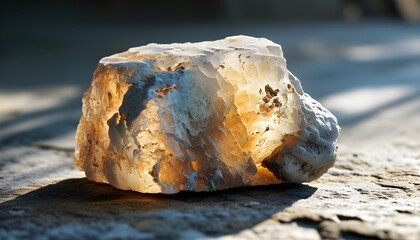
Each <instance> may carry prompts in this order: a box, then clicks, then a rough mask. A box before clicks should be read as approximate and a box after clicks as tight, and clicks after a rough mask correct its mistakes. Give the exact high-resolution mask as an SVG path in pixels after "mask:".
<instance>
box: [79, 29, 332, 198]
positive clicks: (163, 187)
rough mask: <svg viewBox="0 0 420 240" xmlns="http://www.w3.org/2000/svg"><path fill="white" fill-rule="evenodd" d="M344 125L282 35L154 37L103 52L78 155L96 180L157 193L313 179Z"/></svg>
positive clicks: (327, 164)
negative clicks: (313, 91) (289, 59)
mask: <svg viewBox="0 0 420 240" xmlns="http://www.w3.org/2000/svg"><path fill="white" fill-rule="evenodd" d="M338 132H339V127H338V125H337V120H336V118H335V117H334V116H333V115H332V114H331V113H330V112H329V111H327V110H326V109H325V108H324V107H322V106H321V105H320V104H319V103H318V102H316V101H315V100H313V99H312V98H311V97H310V96H309V95H307V94H305V93H304V92H303V90H302V87H301V85H300V82H299V80H298V79H297V78H296V77H294V76H293V75H292V74H291V73H290V72H289V71H288V70H287V68H286V61H285V59H284V57H283V54H282V50H281V47H280V46H279V45H278V44H275V43H273V42H271V41H269V40H267V39H264V38H253V37H246V36H236V37H229V38H226V39H223V40H218V41H213V42H199V43H184V44H162V45H161V44H149V45H146V46H142V47H136V48H131V49H129V50H128V51H127V52H124V53H119V54H115V55H112V56H110V57H106V58H103V59H102V60H101V61H100V63H99V65H98V67H97V69H96V72H95V74H94V78H93V82H92V85H91V86H90V88H89V89H88V90H87V92H86V93H85V95H84V97H83V116H82V118H81V120H80V124H79V126H78V129H77V136H76V139H77V146H76V152H75V162H76V164H77V166H78V167H79V169H81V170H84V171H85V173H86V176H87V177H88V178H89V179H90V180H93V181H97V182H104V183H110V184H111V185H113V186H115V187H117V188H121V189H130V190H135V191H139V192H148V193H159V192H162V193H176V192H179V191H181V190H188V191H213V190H221V189H227V188H233V187H239V186H248V185H264V184H273V183H280V182H285V181H287V182H306V181H311V180H314V179H317V178H319V177H320V176H321V175H322V174H323V173H325V172H326V171H327V169H328V168H330V167H331V166H333V164H334V162H335V159H336V155H337V152H336V144H335V141H336V138H337V136H338Z"/></svg>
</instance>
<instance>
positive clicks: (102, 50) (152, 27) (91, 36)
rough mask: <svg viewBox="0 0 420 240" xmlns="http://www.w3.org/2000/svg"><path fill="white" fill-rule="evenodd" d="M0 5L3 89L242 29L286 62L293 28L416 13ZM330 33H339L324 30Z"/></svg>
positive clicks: (75, 77) (262, 4)
mask: <svg viewBox="0 0 420 240" xmlns="http://www.w3.org/2000/svg"><path fill="white" fill-rule="evenodd" d="M397 2H398V1H397ZM400 2H401V1H400ZM409 2H413V1H410V0H409ZM414 2H415V1H414ZM0 4H1V10H0V11H1V12H0V36H1V38H0V89H3V90H8V89H9V90H11V89H19V88H21V87H22V86H24V87H42V86H45V85H62V84H64V85H69V84H70V85H74V84H75V85H78V86H80V85H81V87H82V88H85V87H86V86H87V85H88V84H89V82H90V77H91V75H92V73H93V70H94V69H95V66H96V64H97V62H98V61H99V59H100V58H102V57H104V56H107V55H110V54H113V53H116V52H121V51H125V50H127V49H128V48H129V47H133V46H139V45H143V44H147V43H149V42H158V43H169V42H186V41H201V40H213V39H218V38H224V37H226V36H229V35H236V34H248V35H254V36H259V37H267V38H269V39H271V40H273V41H275V42H278V43H281V44H282V45H283V47H284V49H285V50H284V51H285V54H286V57H288V60H289V61H292V62H293V61H294V59H295V58H299V56H300V55H299V54H297V56H295V54H294V53H295V52H296V51H294V52H293V54H292V53H290V54H289V53H288V50H289V47H288V46H289V43H290V45H293V44H294V43H296V42H298V41H301V40H303V39H302V38H300V39H298V38H299V36H298V35H302V34H301V33H299V34H296V32H303V35H305V32H310V31H311V26H319V25H323V24H324V25H325V26H326V27H325V29H324V31H325V33H322V32H319V31H314V32H311V33H310V34H307V35H308V36H311V37H318V36H321V35H323V34H328V28H329V27H330V26H331V31H334V29H335V28H342V27H343V26H344V27H346V26H347V25H354V24H356V25H358V24H359V25H360V24H361V23H363V22H372V21H378V20H381V21H391V22H395V23H396V24H399V23H400V22H405V21H406V20H415V19H416V17H415V16H414V15H413V14H411V15H413V16H414V17H413V16H411V15H407V14H406V13H405V12H404V11H401V9H402V8H401V6H399V5H398V4H396V2H394V1H381V0H366V1H355V0H346V1H344V0H343V1H336V0H322V1H311V0H297V1H276V0H259V1H251V0H228V1H222V0H213V1H193V0H186V1H167V0H164V1H134V0H123V1H110V0H106V1H99V0H96V1H82V0H76V1H53V0H40V1H29V0H28V1H22V0H20V1H19V0H18V1H11V0H9V1H1V3H0ZM410 16H411V17H410ZM327 23H328V24H330V25H328V24H327ZM343 23H345V24H344V25H339V27H337V26H335V25H337V24H343ZM326 24H327V25H326ZM331 24H332V25H331ZM334 24H335V25H334ZM334 26H335V28H334ZM337 34H340V32H336V33H334V32H331V34H330V35H332V36H333V35H337ZM294 36H296V37H294ZM360 37H361V38H363V36H360ZM327 38H328V36H327ZM354 40H355V41H357V39H354ZM292 43H293V44H292ZM293 48H294V47H293V46H291V47H290V49H293ZM288 54H289V56H288Z"/></svg>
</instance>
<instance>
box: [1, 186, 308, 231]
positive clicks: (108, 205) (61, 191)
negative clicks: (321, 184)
mask: <svg viewBox="0 0 420 240" xmlns="http://www.w3.org/2000/svg"><path fill="white" fill-rule="evenodd" d="M315 191H316V188H314V187H310V186H307V185H300V184H298V185H296V184H281V185H272V186H262V187H246V188H237V189H231V190H225V191H218V192H207V193H193V192H181V193H179V194H175V195H161V194H157V195H153V194H141V193H137V192H132V191H122V190H118V189H115V188H113V187H111V186H109V185H106V184H98V183H94V182H91V181H89V180H87V179H86V178H81V179H68V180H63V181H61V182H58V183H56V184H51V185H48V186H46V187H42V188H39V189H37V190H34V191H32V192H28V193H26V194H24V195H22V196H19V197H17V198H16V199H13V200H10V201H7V202H4V203H1V204H0V219H1V220H0V238H1V236H2V235H3V236H9V237H10V236H11V235H13V234H14V235H16V234H17V236H18V237H19V236H20V237H24V238H25V237H31V238H32V237H35V236H47V237H49V238H51V237H52V238H54V237H60V238H72V237H78V238H97V237H100V236H102V237H103V236H108V237H110V238H113V236H114V235H115V236H116V238H129V239H140V238H146V239H148V238H158V239H173V238H199V237H203V236H207V237H213V236H220V235H225V234H234V233H237V232H239V231H242V230H244V229H248V228H251V227H253V226H255V225H256V224H258V223H260V222H262V221H264V220H266V219H267V218H270V216H271V215H273V214H275V213H278V212H280V211H282V210H283V209H285V208H286V207H289V206H291V205H292V204H293V203H294V202H296V201H298V200H300V199H305V198H308V197H310V196H311V195H312V194H313V193H314V192H315ZM127 232H128V233H129V234H130V235H129V236H126V235H127V234H128V233H127ZM124 236H126V237H124ZM15 237H16V236H15Z"/></svg>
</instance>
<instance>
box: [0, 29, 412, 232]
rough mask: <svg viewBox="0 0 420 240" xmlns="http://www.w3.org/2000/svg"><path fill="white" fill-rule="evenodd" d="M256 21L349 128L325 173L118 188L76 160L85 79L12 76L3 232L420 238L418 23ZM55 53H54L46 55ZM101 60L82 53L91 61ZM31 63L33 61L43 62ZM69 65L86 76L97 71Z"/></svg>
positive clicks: (3, 118)
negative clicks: (203, 186)
mask: <svg viewBox="0 0 420 240" xmlns="http://www.w3.org/2000/svg"><path fill="white" fill-rule="evenodd" d="M225 28H226V29H225V30H224V31H226V35H230V34H231V33H229V32H228V31H230V30H231V29H229V27H226V26H225ZM166 30H167V31H168V34H170V33H171V34H172V35H168V36H173V32H171V31H170V29H166ZM242 30H243V31H244V33H246V34H249V35H258V33H256V31H257V30H256V31H255V32H252V31H251V30H247V28H246V27H243V28H242ZM280 30H281V31H280ZM183 31H187V32H191V33H195V32H196V31H198V29H197V28H194V27H190V28H186V30H183ZM220 31H221V30H220V28H219V27H217V28H211V27H210V28H209V29H208V33H207V34H208V35H204V34H203V35H202V36H201V37H202V38H203V39H211V38H212V37H211V33H214V36H216V35H217V34H220ZM247 31H248V32H247ZM258 31H263V32H264V34H262V35H264V36H265V37H267V38H269V39H272V40H273V41H275V42H279V43H281V44H282V45H283V48H284V49H283V50H284V52H285V56H286V58H287V59H288V61H289V66H290V67H291V68H292V69H291V70H292V71H293V72H294V73H295V75H297V76H298V77H299V78H300V79H302V80H303V81H305V82H304V83H303V84H304V86H305V90H306V91H307V92H309V93H310V94H311V95H313V96H314V97H315V98H317V99H320V100H321V103H322V104H324V105H325V106H326V107H327V108H328V109H331V110H332V111H333V112H334V113H335V114H336V115H337V117H338V119H339V123H340V125H341V126H342V127H343V128H342V134H341V136H340V139H339V145H340V149H339V151H340V156H339V159H338V162H337V164H336V165H335V167H333V168H332V169H330V171H329V172H328V173H327V174H326V175H324V176H323V177H321V178H320V179H319V180H317V181H315V182H313V183H310V184H304V185H289V184H286V185H276V186H269V187H254V188H241V189H233V190H229V191H221V192H214V193H206V194H193V193H181V194H177V195H173V196H162V195H148V194H139V193H134V192H130V191H121V190H117V189H114V188H112V187H110V186H108V185H103V184H96V183H93V182H90V181H88V180H86V179H85V178H83V174H82V173H80V172H78V171H77V170H76V169H75V167H74V165H73V159H72V151H73V148H74V143H73V137H74V131H75V126H76V124H77V121H78V119H79V117H80V103H79V101H80V98H81V96H80V94H81V92H82V89H83V88H85V86H84V85H83V84H74V85H71V86H54V85H51V88H50V89H42V88H36V89H34V88H26V89H25V88H23V89H18V90H15V91H6V90H3V89H1V90H0V142H1V148H0V202H1V203H0V239H22V238H23V239H24V238H35V239H36V238H41V237H50V238H64V239H74V238H76V237H77V238H85V239H92V238H99V237H102V238H106V239H117V238H126V239H130V238H132V239H152V238H169V239H174V238H179V239H197V238H203V237H208V238H210V237H220V238H222V239H244V238H245V239H273V238H282V237H283V238H287V239H320V238H322V237H324V238H338V237H339V236H341V237H343V238H352V237H354V238H361V237H369V238H375V237H376V238H379V239H387V238H391V239H419V238H420V225H419V222H420V164H419V161H420V142H419V140H418V133H419V132H420V124H419V122H420V109H419V106H420V98H419V96H420V94H419V92H420V82H419V81H418V76H419V75H420V69H419V68H418V66H419V64H420V58H419V49H418V48H417V47H416V46H419V45H420V42H419V39H420V33H419V31H418V26H415V27H410V26H401V25H394V24H389V23H388V24H372V25H360V26H359V25H357V26H356V25H354V26H347V25H346V26H341V25H334V24H333V25H324V26H311V27H304V26H300V27H299V26H298V27H296V26H294V27H293V28H287V27H282V28H280V29H279V27H278V26H272V27H268V26H265V27H261V28H259V30H258ZM216 33H217V34H216ZM280 33H282V34H280ZM286 33H287V34H286ZM332 33H334V34H332ZM63 34H64V33H63ZM95 34H96V32H95ZM121 34H124V32H122V33H121ZM121 34H120V35H121ZM150 34H151V33H150ZM120 35H118V34H115V39H117V37H118V38H119V37H121V36H120ZM147 35H148V33H147V32H146V33H145V32H142V33H141V35H139V38H141V37H142V36H147ZM100 36H101V35H98V39H97V40H98V41H97V42H98V45H97V46H96V47H97V48H102V49H103V51H104V52H107V49H108V48H109V45H108V44H106V42H103V41H101V40H103V39H102V38H100ZM168 36H167V38H166V39H168V38H169V37H168ZM217 36H218V35H217ZM68 37H69V38H66V42H65V43H64V44H67V43H68V40H67V39H71V36H68ZM162 38H163V37H162ZM108 40H109V41H111V42H112V37H111V38H110V39H108ZM174 41H177V39H173V38H170V39H168V41H167V42H174ZM179 41H182V39H181V40H179ZM108 43H109V44H110V42H108ZM101 44H103V45H101ZM66 46H67V45H66ZM407 46H412V47H410V48H407ZM67 51H68V52H67V54H65V55H68V54H70V53H71V52H73V51H75V49H68V50H67ZM41 53H42V52H40V53H39V54H41ZM86 54H87V53H86ZM100 55H103V54H102V53H101V54H100ZM55 59H56V58H55V55H54V56H50V58H49V61H50V62H49V63H54V61H55ZM96 60H97V59H91V62H84V63H83V62H77V63H75V64H81V65H80V66H84V65H88V66H89V64H91V66H92V62H95V61H96ZM40 61H41V60H40ZM43 61H47V60H45V59H44V60H43ZM86 61H87V60H86ZM82 63H83V64H82ZM34 64H35V65H33V67H34V69H35V68H36V69H38V67H40V66H41V65H36V64H41V63H36V62H34ZM42 64H44V63H42ZM70 65H71V64H70ZM18 67H20V65H18V66H16V68H17V69H19V68H18ZM16 68H15V69H14V68H12V67H10V68H7V69H6V68H2V69H3V70H4V71H3V70H2V71H0V74H3V75H1V76H2V77H4V76H15V75H13V74H12V73H16V72H18V71H17V70H16ZM47 70H48V74H49V75H53V76H61V75H60V74H61V72H53V71H58V70H54V69H47ZM91 70H92V69H91V68H89V69H88V70H86V71H85V72H86V73H90V72H91ZM32 73H33V72H32V71H28V73H26V72H22V73H21V75H19V76H15V77H28V78H29V77H32V76H33V75H32ZM25 74H28V75H25ZM69 74H74V75H70V76H71V77H72V78H74V79H81V80H80V82H85V81H86V79H89V77H90V76H81V75H77V74H79V72H78V71H71V73H69ZM46 75H47V73H46ZM63 77H66V76H63ZM311 79H313V80H311ZM318 79H322V80H318ZM11 80H13V79H11ZM55 80H56V79H55V78H54V79H52V78H51V82H50V83H52V82H54V81H55ZM80 86H82V87H80ZM41 96H42V97H41ZM11 102H12V103H13V104H12V103H11Z"/></svg>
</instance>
